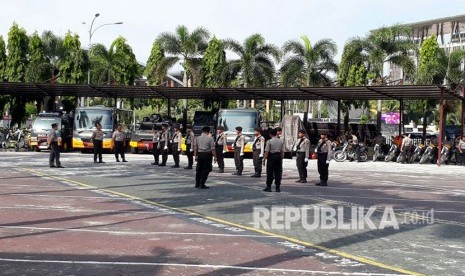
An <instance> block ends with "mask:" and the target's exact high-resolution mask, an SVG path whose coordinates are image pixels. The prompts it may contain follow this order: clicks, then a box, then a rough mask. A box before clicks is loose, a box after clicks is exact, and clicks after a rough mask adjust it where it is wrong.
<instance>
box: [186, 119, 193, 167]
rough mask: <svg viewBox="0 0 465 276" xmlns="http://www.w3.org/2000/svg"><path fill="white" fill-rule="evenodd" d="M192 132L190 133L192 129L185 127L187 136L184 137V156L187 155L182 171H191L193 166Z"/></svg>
mask: <svg viewBox="0 0 465 276" xmlns="http://www.w3.org/2000/svg"><path fill="white" fill-rule="evenodd" d="M194 140H195V137H194V132H193V131H192V127H190V126H188V127H187V135H186V140H185V143H186V155H187V167H185V168H184V169H186V170H191V169H192V165H193V164H194Z"/></svg>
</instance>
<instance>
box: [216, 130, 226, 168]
mask: <svg viewBox="0 0 465 276" xmlns="http://www.w3.org/2000/svg"><path fill="white" fill-rule="evenodd" d="M227 146H228V145H227V136H226V133H224V127H223V126H219V127H217V128H216V140H215V150H216V157H217V159H218V172H219V173H224V154H225V153H226V147H227Z"/></svg>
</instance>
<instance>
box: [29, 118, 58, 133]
mask: <svg viewBox="0 0 465 276" xmlns="http://www.w3.org/2000/svg"><path fill="white" fill-rule="evenodd" d="M55 123H57V124H58V129H60V128H61V118H58V117H37V118H36V119H35V120H34V122H33V123H32V131H34V132H43V131H49V130H51V129H52V124H55Z"/></svg>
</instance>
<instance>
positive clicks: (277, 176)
mask: <svg viewBox="0 0 465 276" xmlns="http://www.w3.org/2000/svg"><path fill="white" fill-rule="evenodd" d="M272 133H273V132H270V134H272ZM274 133H276V132H274ZM274 135H276V134H274ZM283 155H284V143H283V141H282V140H281V139H279V138H278V137H276V136H273V137H272V138H271V139H270V140H268V141H267V142H266V146H265V156H266V160H267V163H266V188H265V189H264V191H266V192H271V184H273V179H274V184H275V185H276V192H280V191H281V179H282V175H283Z"/></svg>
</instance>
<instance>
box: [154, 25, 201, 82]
mask: <svg viewBox="0 0 465 276" xmlns="http://www.w3.org/2000/svg"><path fill="white" fill-rule="evenodd" d="M209 38H210V33H209V32H208V31H207V30H206V29H205V28H203V27H198V28H196V29H194V30H193V31H192V32H189V29H188V28H187V27H186V26H183V25H181V26H178V27H177V28H176V30H175V32H174V33H162V34H160V36H159V37H158V40H159V41H160V43H161V45H162V47H163V49H164V50H165V51H166V52H167V53H170V54H172V55H175V56H178V57H180V58H181V59H182V65H183V68H184V80H183V82H184V86H186V87H187V86H190V85H192V84H195V83H196V82H198V81H199V80H198V76H199V73H200V60H201V59H200V57H201V55H202V53H203V52H204V51H205V49H206V48H207V45H208V42H207V41H208V39H209ZM196 76H197V79H196V78H195V77H196Z"/></svg>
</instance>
